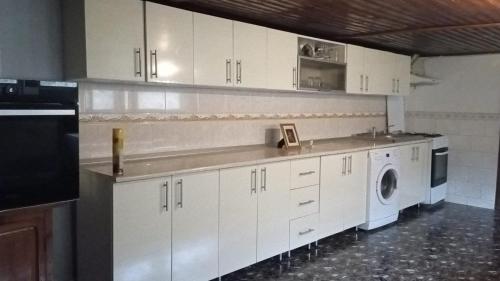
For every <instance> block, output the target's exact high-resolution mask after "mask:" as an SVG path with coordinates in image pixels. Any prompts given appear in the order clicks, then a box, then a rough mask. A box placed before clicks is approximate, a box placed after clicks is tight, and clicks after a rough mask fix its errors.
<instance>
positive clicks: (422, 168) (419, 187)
mask: <svg viewBox="0 0 500 281" xmlns="http://www.w3.org/2000/svg"><path fill="white" fill-rule="evenodd" d="M416 154H417V156H416V157H417V160H416V161H415V162H416V163H415V171H416V175H415V178H416V180H415V199H416V200H417V202H416V203H421V202H424V201H425V195H426V192H427V190H428V189H427V188H428V186H427V185H426V181H427V180H428V178H426V168H427V161H429V159H428V158H429V156H430V155H429V144H427V143H422V144H419V145H418V146H417V152H416Z"/></svg>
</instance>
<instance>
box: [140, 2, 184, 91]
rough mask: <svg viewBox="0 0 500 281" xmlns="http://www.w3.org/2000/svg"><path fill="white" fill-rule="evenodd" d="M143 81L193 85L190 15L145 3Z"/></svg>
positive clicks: (170, 8)
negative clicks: (145, 78)
mask: <svg viewBox="0 0 500 281" xmlns="http://www.w3.org/2000/svg"><path fill="white" fill-rule="evenodd" d="M146 33H147V34H146V39H147V40H146V47H147V50H148V51H147V54H146V55H147V56H146V58H147V61H148V75H147V79H148V81H150V82H164V83H178V84H193V13H192V12H189V11H185V10H180V9H176V8H172V7H169V6H165V5H160V4H156V3H151V2H146Z"/></svg>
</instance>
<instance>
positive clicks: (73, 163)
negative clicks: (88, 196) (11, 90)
mask: <svg viewBox="0 0 500 281" xmlns="http://www.w3.org/2000/svg"><path fill="white" fill-rule="evenodd" d="M0 132H1V136H0V154H1V156H0V211H3V210H7V209H13V208H21V207H28V206H35V205H42V204H47V203H54V202H60V201H68V200H72V199H76V198H78V182H79V178H78V174H79V173H78V169H79V160H78V159H79V158H78V113H77V111H76V109H75V108H64V107H63V106H50V107H45V108H43V107H42V106H39V105H37V106H30V107H29V108H24V109H20V108H19V107H18V108H5V107H0Z"/></svg>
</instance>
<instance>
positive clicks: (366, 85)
mask: <svg viewBox="0 0 500 281" xmlns="http://www.w3.org/2000/svg"><path fill="white" fill-rule="evenodd" d="M369 78H370V77H369V76H368V75H366V79H365V91H367V92H368V79H369Z"/></svg>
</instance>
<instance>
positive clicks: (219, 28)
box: [194, 13, 235, 86]
mask: <svg viewBox="0 0 500 281" xmlns="http://www.w3.org/2000/svg"><path fill="white" fill-rule="evenodd" d="M234 71H235V69H234V61H233V22H232V21H231V20H227V19H223V18H218V17H212V16H208V15H203V14H198V13H194V83H195V84H196V85H209V86H232V85H233V73H234Z"/></svg>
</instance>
